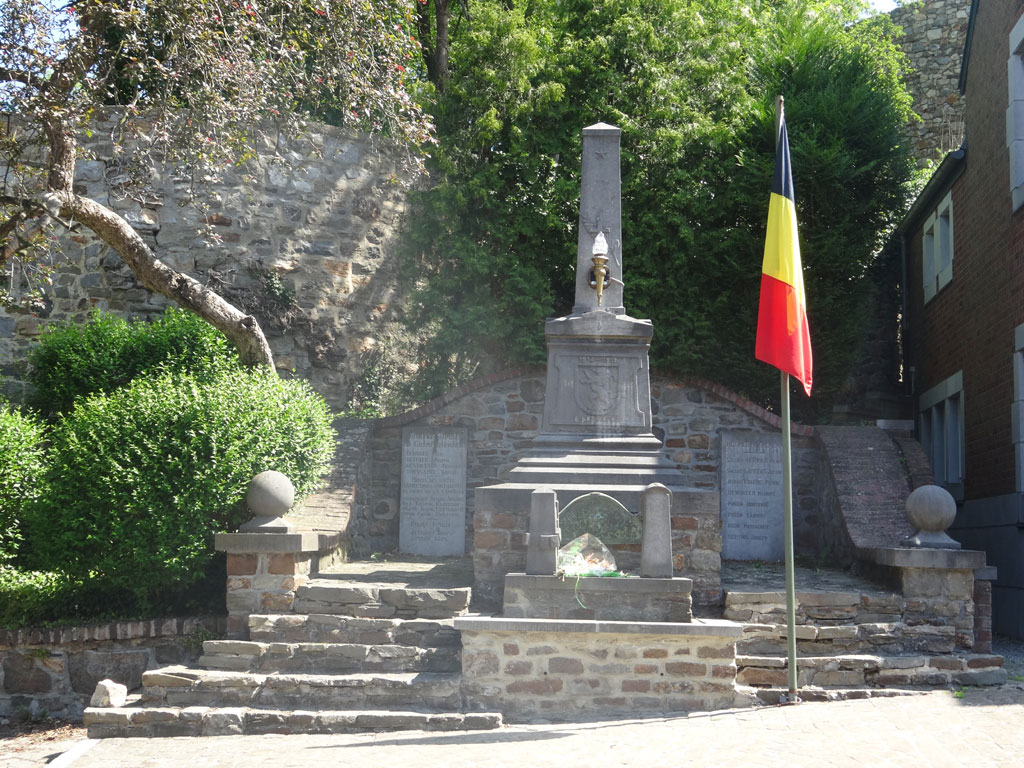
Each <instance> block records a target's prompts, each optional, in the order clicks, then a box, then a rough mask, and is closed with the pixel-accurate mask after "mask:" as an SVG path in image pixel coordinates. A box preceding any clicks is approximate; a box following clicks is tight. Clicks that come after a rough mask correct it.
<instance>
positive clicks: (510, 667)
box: [455, 617, 743, 719]
mask: <svg viewBox="0 0 1024 768" xmlns="http://www.w3.org/2000/svg"><path fill="white" fill-rule="evenodd" d="M455 627H456V629H458V630H460V631H461V633H462V694H463V696H464V697H465V700H466V703H467V706H468V707H470V708H471V709H475V710H495V709H496V710H500V711H501V712H502V713H503V714H504V715H505V716H506V718H511V719H525V718H532V717H538V716H542V717H544V718H547V719H573V718H579V717H580V716H591V715H620V716H621V715H642V714H654V713H660V712H695V711H710V710H716V709H724V708H728V707H732V706H735V704H736V693H735V690H734V685H733V683H734V681H735V678H736V663H735V659H736V649H735V643H736V639H737V638H738V637H739V636H740V635H741V634H742V631H743V628H742V625H740V624H734V623H733V622H729V621H714V620H704V621H702V620H698V621H695V622H693V623H691V624H669V623H658V622H630V621H551V620H545V619H501V618H499V619H489V618H478V617H471V618H470V617H467V618H457V619H456V620H455Z"/></svg>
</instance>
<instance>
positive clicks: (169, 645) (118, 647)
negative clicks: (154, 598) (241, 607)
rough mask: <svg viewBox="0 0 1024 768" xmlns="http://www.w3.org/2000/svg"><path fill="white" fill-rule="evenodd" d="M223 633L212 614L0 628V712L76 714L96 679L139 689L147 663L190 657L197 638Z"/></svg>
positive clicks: (153, 664)
mask: <svg viewBox="0 0 1024 768" xmlns="http://www.w3.org/2000/svg"><path fill="white" fill-rule="evenodd" d="M223 631H224V620H223V619H222V618H217V617H201V618H196V617H192V618H167V619H151V620H147V621H118V622H104V623H100V624H86V625H80V626H70V627H56V628H53V629H41V628H34V629H21V630H13V631H6V630H4V631H0V717H12V716H14V715H15V714H16V713H17V712H19V711H27V712H30V713H32V714H36V715H38V714H40V713H42V712H43V711H45V712H47V713H48V714H50V715H52V716H54V717H61V718H67V719H70V720H76V719H78V718H80V717H81V716H82V711H83V709H84V707H85V705H86V704H87V703H88V701H89V697H90V696H91V695H92V694H93V692H94V691H95V690H96V685H97V683H98V682H99V681H101V680H104V679H107V678H109V679H112V680H114V681H115V682H117V683H120V684H122V685H125V686H126V687H127V688H129V689H136V688H138V687H139V685H140V684H141V681H142V675H143V673H144V672H145V671H146V670H147V669H152V668H154V667H156V666H159V665H161V664H172V663H182V662H187V661H190V660H193V659H195V657H196V656H197V655H198V653H197V646H198V639H199V638H203V637H211V636H217V635H219V634H220V633H222V632H223Z"/></svg>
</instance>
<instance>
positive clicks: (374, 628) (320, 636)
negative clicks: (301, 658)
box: [249, 613, 462, 648]
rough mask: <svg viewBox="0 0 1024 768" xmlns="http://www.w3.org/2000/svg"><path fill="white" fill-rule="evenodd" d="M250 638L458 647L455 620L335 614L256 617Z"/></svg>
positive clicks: (252, 622) (280, 641)
mask: <svg viewBox="0 0 1024 768" xmlns="http://www.w3.org/2000/svg"><path fill="white" fill-rule="evenodd" d="M249 639H250V640H255V641H259V642H265V643H360V644H365V645H386V644H392V643H393V644H395V645H410V646H415V647H417V648H459V647H461V645H462V641H461V635H460V634H459V632H458V630H456V629H455V627H454V620H453V619H436V620H435V619H372V618H358V617H353V616H337V615H334V614H324V613H310V614H291V613H285V614H253V615H251V616H249Z"/></svg>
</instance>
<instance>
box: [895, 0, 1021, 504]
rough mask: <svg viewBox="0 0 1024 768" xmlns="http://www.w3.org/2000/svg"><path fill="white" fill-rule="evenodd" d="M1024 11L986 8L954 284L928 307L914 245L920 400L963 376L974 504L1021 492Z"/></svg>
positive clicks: (956, 211)
mask: <svg viewBox="0 0 1024 768" xmlns="http://www.w3.org/2000/svg"><path fill="white" fill-rule="evenodd" d="M1022 10H1024V0H1012V2H1011V1H1007V2H999V3H979V4H978V12H977V18H976V21H975V29H974V38H973V41H972V45H971V57H970V64H969V68H968V78H967V95H968V100H967V135H968V152H967V161H966V169H965V171H964V173H963V175H962V176H961V177H960V178H959V179H958V180H957V181H956V182H955V183H954V185H953V190H952V192H953V222H954V223H953V230H954V251H953V254H954V255H953V279H952V282H951V283H950V284H949V285H947V286H946V287H945V288H943V290H942V291H940V292H939V294H938V295H937V296H936V297H935V298H934V299H932V301H930V302H929V303H928V305H927V306H924V305H923V295H922V293H923V292H922V287H921V230H920V228H918V229H917V230H916V231H915V232H913V233H912V234H911V236H910V241H909V243H908V246H909V249H908V250H909V253H908V256H909V267H910V269H909V274H908V280H909V285H908V286H907V287H908V289H909V296H910V317H909V321H910V328H909V337H908V347H909V351H910V359H909V361H908V362H909V363H910V364H911V365H916V367H917V393H918V394H920V393H921V392H924V391H926V390H928V389H929V388H931V387H932V386H934V385H935V384H937V383H939V382H941V381H942V380H943V379H945V378H947V377H948V376H951V375H952V374H954V373H956V372H957V371H959V370H963V386H964V389H963V397H964V424H965V442H966V445H965V449H966V451H965V452H966V467H965V478H964V482H965V488H964V490H965V498H966V499H977V498H984V497H988V496H994V495H1000V494H1005V493H1011V492H1013V491H1014V490H1016V487H1015V473H1014V466H1013V445H1012V442H1011V434H1010V403H1011V401H1012V400H1013V368H1012V354H1013V332H1014V328H1015V327H1016V326H1017V325H1019V324H1021V323H1024V208H1022V209H1021V210H1018V211H1017V212H1016V213H1014V212H1013V211H1012V201H1011V197H1010V192H1009V188H1010V180H1009V179H1010V177H1009V153H1008V151H1007V148H1006V118H1005V113H1006V107H1007V104H1008V98H1009V97H1008V84H1007V58H1008V56H1009V33H1010V30H1011V29H1012V28H1013V25H1014V23H1016V21H1017V19H1018V18H1019V16H1020V15H1021V13H1022ZM928 213H930V212H927V211H926V212H925V215H926V216H927V215H928Z"/></svg>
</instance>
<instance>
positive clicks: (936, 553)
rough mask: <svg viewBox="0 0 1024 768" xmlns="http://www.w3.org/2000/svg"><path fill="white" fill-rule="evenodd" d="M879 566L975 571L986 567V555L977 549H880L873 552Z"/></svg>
mask: <svg viewBox="0 0 1024 768" xmlns="http://www.w3.org/2000/svg"><path fill="white" fill-rule="evenodd" d="M873 555H874V560H875V562H876V563H878V564H879V565H890V566H895V567H897V568H939V569H947V570H967V571H973V570H975V569H976V568H984V567H985V553H984V552H982V551H980V550H976V549H927V548H924V547H922V548H915V547H878V548H877V549H874V550H873Z"/></svg>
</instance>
